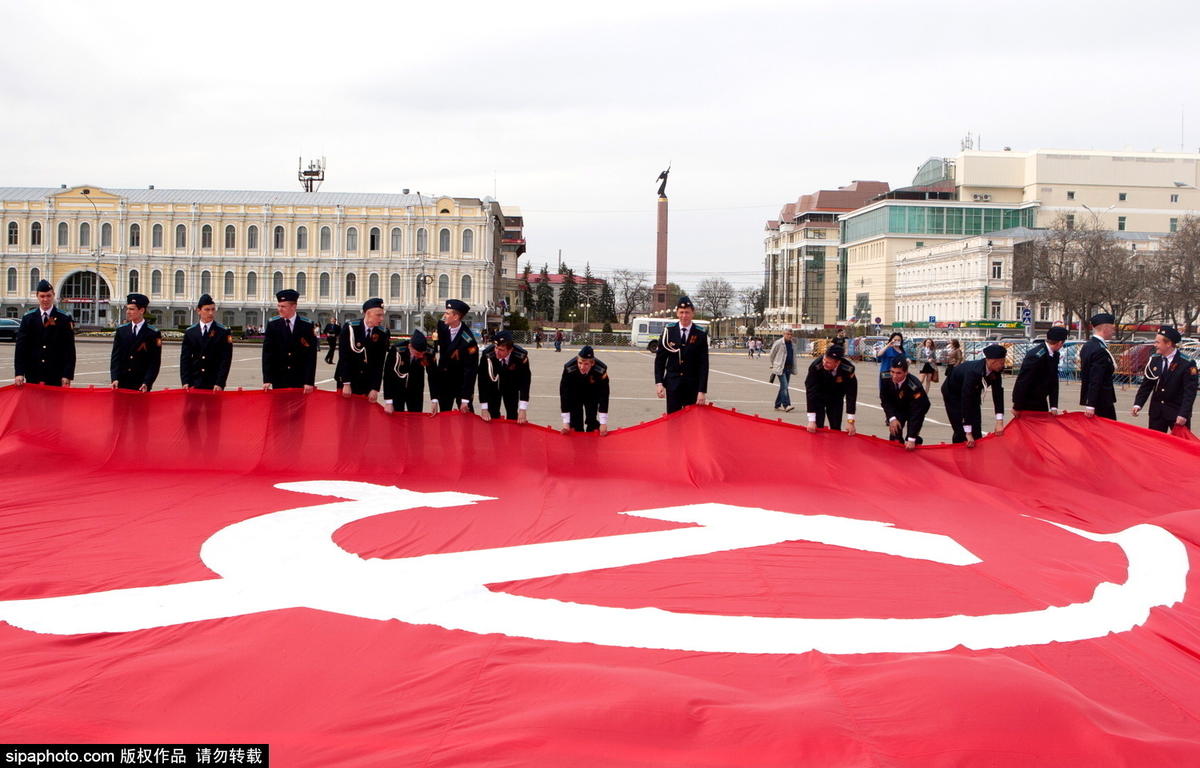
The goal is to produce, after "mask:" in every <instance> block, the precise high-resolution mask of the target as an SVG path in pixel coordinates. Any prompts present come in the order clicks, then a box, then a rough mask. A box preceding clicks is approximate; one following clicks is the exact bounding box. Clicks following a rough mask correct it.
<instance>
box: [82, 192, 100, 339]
mask: <svg viewBox="0 0 1200 768" xmlns="http://www.w3.org/2000/svg"><path fill="white" fill-rule="evenodd" d="M82 191H83V196H84V197H83V199H84V200H87V201H88V202H89V203H91V205H92V210H93V211H95V213H96V231H95V232H93V233H92V237H94V238H96V285H95V288H94V291H93V293H94V299H95V303H94V304H93V311H94V312H95V313H96V325H100V209H99V208H97V207H96V201H94V200H92V197H91V195H92V190H90V189H86V188H85V189H83V190H82Z"/></svg>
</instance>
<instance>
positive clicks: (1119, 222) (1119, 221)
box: [1117, 216, 1125, 232]
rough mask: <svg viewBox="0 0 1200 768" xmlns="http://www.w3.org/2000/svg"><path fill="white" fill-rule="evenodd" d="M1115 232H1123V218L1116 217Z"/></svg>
mask: <svg viewBox="0 0 1200 768" xmlns="http://www.w3.org/2000/svg"><path fill="white" fill-rule="evenodd" d="M1117 231H1118V232H1124V231H1125V217H1124V216H1118V217H1117Z"/></svg>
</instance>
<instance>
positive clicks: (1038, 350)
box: [1032, 344, 1047, 357]
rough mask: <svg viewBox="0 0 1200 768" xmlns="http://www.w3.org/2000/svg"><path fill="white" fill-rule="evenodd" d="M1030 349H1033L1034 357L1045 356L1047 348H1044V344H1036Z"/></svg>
mask: <svg viewBox="0 0 1200 768" xmlns="http://www.w3.org/2000/svg"><path fill="white" fill-rule="evenodd" d="M1032 351H1033V356H1034V357H1045V356H1046V354H1047V350H1046V345H1045V344H1038V345H1036V346H1035V347H1034V348H1033V350H1032Z"/></svg>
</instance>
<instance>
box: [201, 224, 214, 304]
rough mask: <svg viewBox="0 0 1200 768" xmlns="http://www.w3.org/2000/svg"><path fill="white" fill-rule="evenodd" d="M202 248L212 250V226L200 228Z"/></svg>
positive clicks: (206, 225) (207, 225)
mask: <svg viewBox="0 0 1200 768" xmlns="http://www.w3.org/2000/svg"><path fill="white" fill-rule="evenodd" d="M200 247H201V248H212V225H211V224H205V225H204V226H203V227H201V228H200ZM202 293H207V291H202Z"/></svg>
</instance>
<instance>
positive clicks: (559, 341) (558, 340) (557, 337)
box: [554, 328, 563, 352]
mask: <svg viewBox="0 0 1200 768" xmlns="http://www.w3.org/2000/svg"><path fill="white" fill-rule="evenodd" d="M562 345H563V332H562V329H561V328H559V329H558V330H556V331H555V332H554V351H555V352H562Z"/></svg>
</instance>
